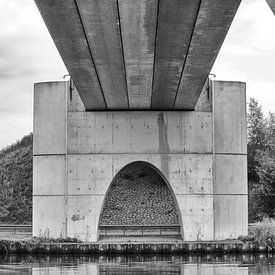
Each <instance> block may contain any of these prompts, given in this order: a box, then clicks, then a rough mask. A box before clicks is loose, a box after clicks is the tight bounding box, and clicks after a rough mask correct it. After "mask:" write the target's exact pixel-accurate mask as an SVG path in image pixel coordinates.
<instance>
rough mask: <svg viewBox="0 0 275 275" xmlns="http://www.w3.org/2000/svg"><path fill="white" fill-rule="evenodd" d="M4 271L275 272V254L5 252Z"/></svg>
mask: <svg viewBox="0 0 275 275" xmlns="http://www.w3.org/2000/svg"><path fill="white" fill-rule="evenodd" d="M0 274H33V275H59V274H62V275H63V274H68V275H74V274H95V275H99V274H116V275H120V274H124V275H126V274H127V275H130V274H143V275H145V274H146V275H147V274H150V275H151V274H162V275H163V274H184V275H212V274H213V275H254V274H260V275H271V274H275V255H266V254H255V255H203V256H199V255H186V256H167V255H166V256H161V255H157V256H141V255H131V256H87V255H86V256H68V255H66V256H29V255H25V256H24V255H23V256H20V255H1V256H0Z"/></svg>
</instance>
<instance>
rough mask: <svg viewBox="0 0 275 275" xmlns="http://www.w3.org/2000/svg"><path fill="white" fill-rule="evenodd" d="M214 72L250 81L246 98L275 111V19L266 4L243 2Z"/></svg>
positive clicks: (267, 109) (222, 77)
mask: <svg viewBox="0 0 275 275" xmlns="http://www.w3.org/2000/svg"><path fill="white" fill-rule="evenodd" d="M212 72H213V73H215V74H216V75H217V77H218V79H223V80H237V81H245V82H247V97H248V98H249V97H255V98H256V99H258V100H259V103H260V104H261V105H263V109H264V111H265V112H266V113H267V112H268V111H272V112H275V97H274V94H275V93H274V92H275V16H274V15H273V13H272V11H271V10H270V8H269V7H268V5H267V3H266V2H265V1H261V0H243V1H242V3H241V5H240V8H239V10H238V12H237V14H236V16H235V19H234V21H233V23H232V26H231V28H230V31H229V33H228V35H227V37H226V39H225V42H224V44H223V46H222V48H221V51H220V53H219V55H218V58H217V60H216V62H215V65H214V67H213V69H212Z"/></svg>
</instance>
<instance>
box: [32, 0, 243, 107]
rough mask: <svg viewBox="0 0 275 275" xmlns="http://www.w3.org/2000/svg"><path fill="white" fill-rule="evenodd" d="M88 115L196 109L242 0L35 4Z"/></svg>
mask: <svg viewBox="0 0 275 275" xmlns="http://www.w3.org/2000/svg"><path fill="white" fill-rule="evenodd" d="M35 2H36V4H37V6H38V8H39V10H40V12H41V15H42V17H43V19H44V21H45V23H46V25H47V27H48V29H49V32H50V34H51V36H52V38H53V40H54V42H55V44H56V46H57V48H58V50H59V52H60V54H61V57H62V59H63V61H64V63H65V65H66V67H67V69H68V71H69V73H70V75H71V77H72V79H73V81H74V83H75V85H76V87H77V89H78V92H79V94H80V96H81V98H82V100H83V102H84V105H85V109H86V110H106V109H108V110H129V109H131V110H133V109H138V110H140V109H141V110H144V109H151V110H194V108H195V106H196V103H197V101H198V98H199V96H200V94H201V92H202V90H203V86H204V84H205V82H206V80H207V77H208V75H209V73H210V71H211V68H212V66H213V64H214V61H215V59H216V57H217V55H218V52H219V50H220V47H221V45H222V43H223V41H224V38H225V36H226V34H227V32H228V30H229V27H230V25H231V22H232V20H233V18H234V16H235V13H236V11H237V9H238V6H239V4H240V2H241V0H230V1H221V0H203V1H201V0H169V1H167V0H140V1H136V0H113V1H108V0H90V1H87V0H67V1H61V0H58V1H52V0H35Z"/></svg>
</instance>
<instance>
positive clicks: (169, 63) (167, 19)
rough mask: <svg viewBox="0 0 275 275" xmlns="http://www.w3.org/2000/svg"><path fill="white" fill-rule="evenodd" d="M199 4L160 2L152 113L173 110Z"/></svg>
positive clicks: (193, 0) (172, 0)
mask: <svg viewBox="0 0 275 275" xmlns="http://www.w3.org/2000/svg"><path fill="white" fill-rule="evenodd" d="M199 3H200V0H170V1H166V0H160V4H159V13H158V30H157V38H156V52H155V70H154V83H153V93H152V109H173V105H174V101H175V96H176V92H177V89H178V83H179V80H180V76H181V72H182V68H183V64H184V60H185V58H186V55H187V51H188V46H189V41H190V39H191V36H192V30H193V28H194V25H195V23H196V17H197V13H198V8H199Z"/></svg>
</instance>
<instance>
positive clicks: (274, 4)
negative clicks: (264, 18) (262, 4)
mask: <svg viewBox="0 0 275 275" xmlns="http://www.w3.org/2000/svg"><path fill="white" fill-rule="evenodd" d="M266 2H267V4H268V5H269V6H270V8H271V9H272V11H273V13H274V15H275V0H266Z"/></svg>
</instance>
